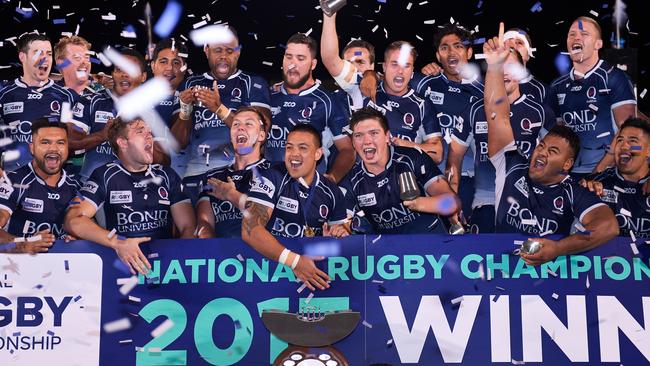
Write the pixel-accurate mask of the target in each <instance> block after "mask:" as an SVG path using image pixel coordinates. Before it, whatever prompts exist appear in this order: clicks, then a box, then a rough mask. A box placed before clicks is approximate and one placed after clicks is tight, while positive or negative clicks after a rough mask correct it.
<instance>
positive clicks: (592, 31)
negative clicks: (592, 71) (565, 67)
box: [566, 20, 603, 64]
mask: <svg viewBox="0 0 650 366" xmlns="http://www.w3.org/2000/svg"><path fill="white" fill-rule="evenodd" d="M600 38H601V36H600V33H599V32H598V28H596V26H595V25H594V24H592V23H591V22H589V21H583V20H576V21H575V22H573V24H571V28H569V33H568V35H567V39H566V47H567V50H568V51H569V56H570V57H571V61H573V63H578V64H580V63H587V64H588V63H595V62H596V61H598V50H599V49H601V48H602V47H603V41H602V39H600Z"/></svg>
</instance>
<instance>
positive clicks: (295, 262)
mask: <svg viewBox="0 0 650 366" xmlns="http://www.w3.org/2000/svg"><path fill="white" fill-rule="evenodd" d="M299 261H300V254H296V257H295V258H293V263H291V269H296V267H297V266H298V262H299Z"/></svg>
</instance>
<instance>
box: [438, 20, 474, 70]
mask: <svg viewBox="0 0 650 366" xmlns="http://www.w3.org/2000/svg"><path fill="white" fill-rule="evenodd" d="M433 48H434V49H435V51H436V58H437V59H438V62H440V65H442V69H443V72H444V74H445V76H447V77H448V78H452V79H461V78H462V77H461V74H462V69H463V67H464V66H465V65H467V62H468V61H469V59H470V58H472V52H473V51H472V34H471V33H470V32H469V31H468V30H467V29H465V28H463V27H461V26H459V25H458V24H449V23H448V24H445V25H444V26H443V27H442V28H440V29H439V30H438V31H437V32H436V34H435V35H434V36H433Z"/></svg>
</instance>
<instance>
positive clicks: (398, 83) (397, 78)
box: [393, 76, 406, 89]
mask: <svg viewBox="0 0 650 366" xmlns="http://www.w3.org/2000/svg"><path fill="white" fill-rule="evenodd" d="M405 83H406V79H404V78H403V77H401V76H395V77H394V78H393V84H395V86H396V87H397V89H401V88H402V87H404V85H405Z"/></svg>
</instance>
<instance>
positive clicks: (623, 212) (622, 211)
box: [620, 208, 632, 217]
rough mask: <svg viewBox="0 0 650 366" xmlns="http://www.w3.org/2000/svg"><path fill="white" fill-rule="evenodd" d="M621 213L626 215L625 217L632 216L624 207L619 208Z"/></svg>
mask: <svg viewBox="0 0 650 366" xmlns="http://www.w3.org/2000/svg"><path fill="white" fill-rule="evenodd" d="M620 212H621V215H623V216H627V217H632V213H631V212H630V211H628V210H626V209H624V208H621V211H620Z"/></svg>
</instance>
